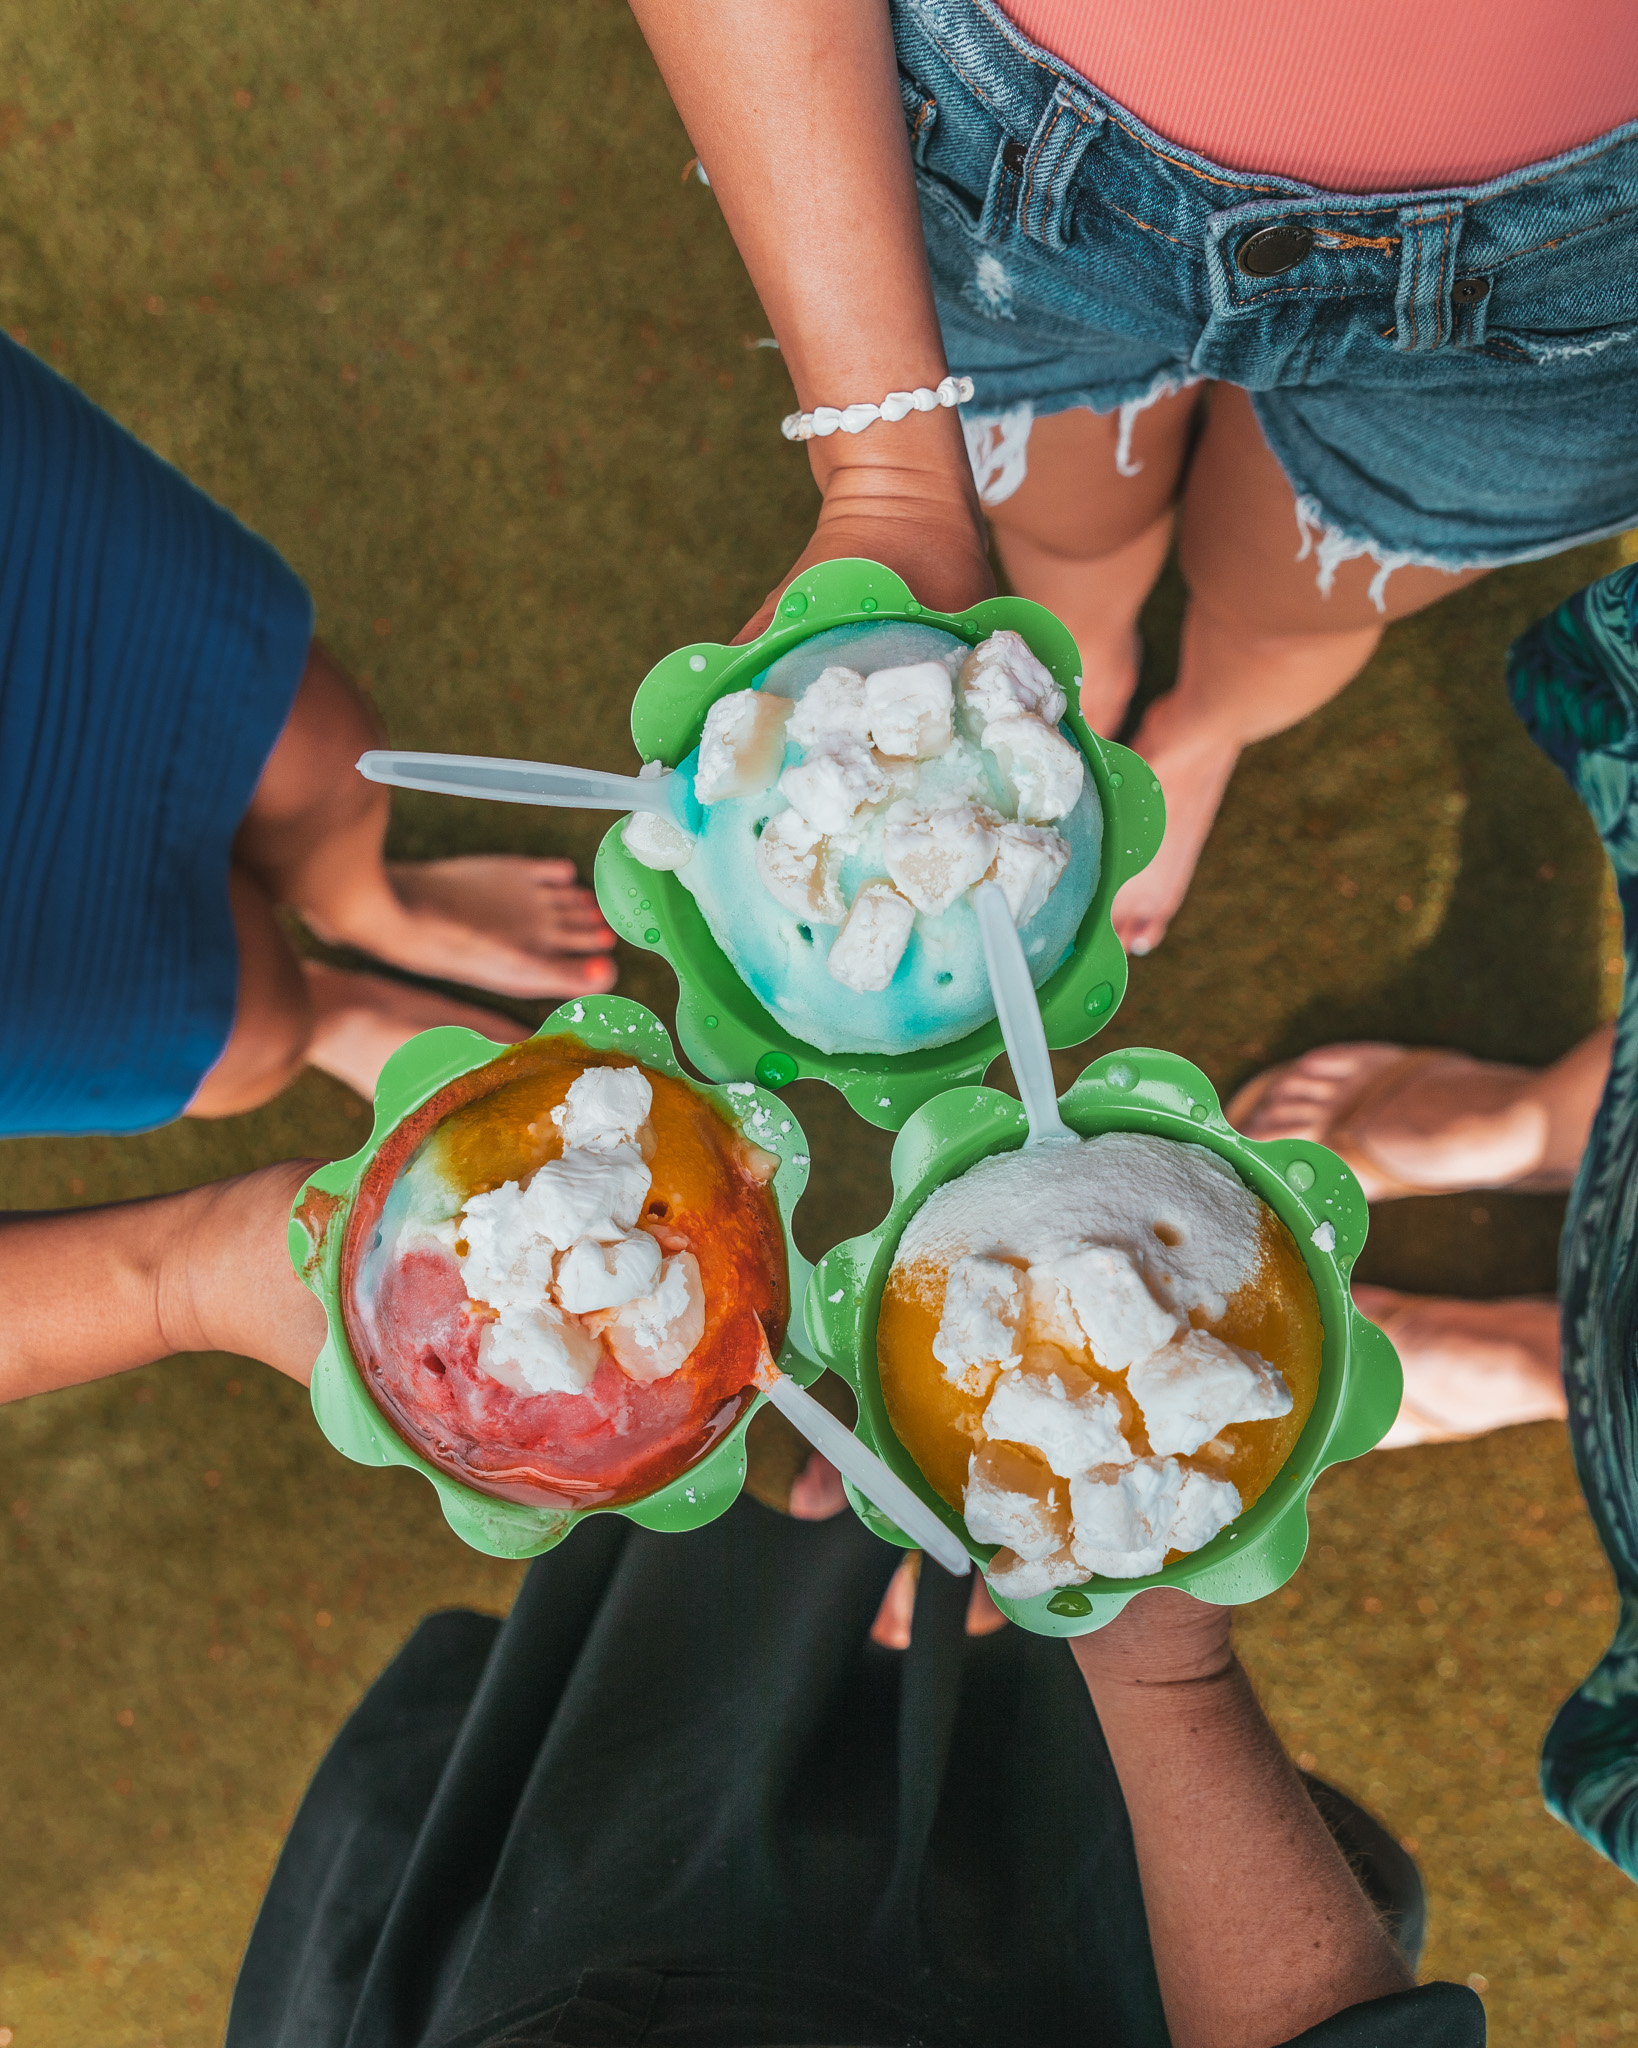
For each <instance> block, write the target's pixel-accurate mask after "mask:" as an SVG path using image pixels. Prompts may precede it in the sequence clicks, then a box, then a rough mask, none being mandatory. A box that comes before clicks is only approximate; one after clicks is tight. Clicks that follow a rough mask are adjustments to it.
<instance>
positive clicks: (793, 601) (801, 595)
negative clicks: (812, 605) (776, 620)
mask: <svg viewBox="0 0 1638 2048" xmlns="http://www.w3.org/2000/svg"><path fill="white" fill-rule="evenodd" d="M807 608H808V597H807V592H806V591H805V590H787V591H786V593H785V596H784V598H783V600H782V601H781V603H780V607H779V609H780V610H781V611H782V612H783V613H784V614H785V616H786V618H787V619H799V618H800V617H801V616H802V614H803V613H804V612H805V611H806V610H807Z"/></svg>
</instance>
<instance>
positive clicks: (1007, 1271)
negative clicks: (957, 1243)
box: [933, 1252, 1024, 1394]
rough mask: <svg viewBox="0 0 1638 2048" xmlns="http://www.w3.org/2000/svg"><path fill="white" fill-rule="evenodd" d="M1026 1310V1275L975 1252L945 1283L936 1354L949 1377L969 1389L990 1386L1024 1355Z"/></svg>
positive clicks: (958, 1263) (975, 1390)
mask: <svg viewBox="0 0 1638 2048" xmlns="http://www.w3.org/2000/svg"><path fill="white" fill-rule="evenodd" d="M1023 1313H1024V1276H1023V1274H1022V1273H1020V1272H1019V1270H1018V1268H1017V1267H1016V1266H1009V1265H1008V1264H1007V1262H1006V1260H1005V1259H991V1258H986V1257H984V1256H983V1254H982V1253H977V1252H969V1253H967V1254H966V1256H965V1257H964V1258H959V1259H957V1260H956V1262H955V1264H954V1265H953V1266H952V1267H951V1268H950V1271H949V1276H948V1278H947V1279H946V1280H945V1283H944V1312H943V1314H942V1315H941V1316H940V1318H939V1325H938V1335H937V1336H936V1337H935V1338H934V1339H933V1356H934V1357H935V1358H936V1359H937V1360H938V1362H939V1364H940V1365H942V1366H943V1368H944V1377H945V1378H946V1379H947V1380H949V1381H950V1382H951V1383H952V1384H953V1385H955V1386H958V1387H963V1388H965V1389H966V1391H967V1392H968V1393H973V1394H982V1393H987V1392H988V1390H989V1385H990V1382H991V1381H992V1380H993V1379H994V1377H995V1374H996V1370H997V1368H998V1367H1000V1366H1003V1365H1011V1364H1012V1363H1013V1361H1014V1360H1015V1359H1016V1358H1017V1356H1018V1351H1019V1337H1018V1326H1019V1324H1020V1322H1021V1321H1022V1320H1023Z"/></svg>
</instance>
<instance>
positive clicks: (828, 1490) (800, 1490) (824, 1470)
mask: <svg viewBox="0 0 1638 2048" xmlns="http://www.w3.org/2000/svg"><path fill="white" fill-rule="evenodd" d="M846 1506H847V1495H846V1494H845V1493H844V1492H843V1491H842V1475H841V1473H840V1472H838V1471H837V1469H836V1467H835V1466H834V1465H833V1464H832V1463H831V1462H830V1460H829V1459H828V1458H827V1457H824V1456H822V1455H821V1454H820V1453H819V1452H818V1451H814V1452H813V1453H812V1454H811V1455H810V1456H809V1458H808V1462H807V1463H806V1464H805V1465H804V1466H803V1467H802V1469H801V1471H800V1472H798V1473H797V1475H796V1478H795V1480H794V1482H793V1483H792V1486H791V1497H790V1512H791V1513H792V1515H794V1516H795V1518H796V1519H797V1521H799V1522H828V1521H829V1520H830V1518H831V1516H832V1515H839V1514H840V1513H841V1512H842V1510H843V1508H845V1507H846Z"/></svg>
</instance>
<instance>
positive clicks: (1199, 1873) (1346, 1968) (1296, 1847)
mask: <svg viewBox="0 0 1638 2048" xmlns="http://www.w3.org/2000/svg"><path fill="white" fill-rule="evenodd" d="M1072 1647H1073V1649H1074V1653H1075V1660H1076V1662H1077V1663H1078V1664H1079V1666H1080V1668H1081V1674H1082V1676H1083V1677H1084V1678H1085V1680H1086V1683H1087V1687H1088V1689H1089V1691H1090V1692H1091V1694H1092V1703H1093V1705H1094V1706H1095V1707H1096V1709H1097V1713H1098V1720H1099V1722H1100V1723H1101V1725H1102V1728H1103V1732H1104V1737H1105V1739H1106V1740H1107V1742H1108V1744H1109V1753H1110V1755H1111V1757H1112V1758H1113V1760H1114V1764H1115V1769H1116V1772H1117V1773H1118V1775H1119V1778H1120V1784H1121V1791H1122V1793H1123V1795H1124V1797H1125V1800H1126V1810H1127V1813H1128V1815H1129V1817H1130V1820H1131V1825H1132V1838H1133V1841H1134V1843H1135V1845H1136V1849H1137V1859H1138V1872H1139V1876H1140V1878H1141V1881H1142V1885H1143V1905H1144V1911H1145V1913H1146V1914H1147V1916H1148V1922H1149V1938H1150V1943H1151V1945H1152V1947H1153V1950H1154V1958H1155V1970H1156V1974H1157V1975H1158V1977H1159V1980H1160V1991H1161V1997H1162V2000H1163V2001H1164V2004H1165V2008H1166V2024H1167V2026H1168V2028H1169V2030H1170V2033H1171V2038H1172V2043H1173V2048H1273V2044H1275V2043H1278V2042H1286V2041H1290V2040H1291V2039H1292V2037H1293V2036H1294V2035H1297V2034H1300V2033H1302V2032H1303V2031H1304V2029H1306V2028H1308V2027H1313V2026H1317V2025H1318V2024H1319V2022H1320V2021H1321V2020H1324V2019H1328V2018H1329V2017H1330V2016H1331V2015H1332V2014H1333V2013H1337V2012H1340V2011H1342V2010H1344V2009H1345V2008H1346V2007H1348V2006H1350V2005H1356V2004H1362V2003H1363V2002H1364V2001H1366V2000H1367V1999H1373V1998H1385V1997H1387V1996H1388V1995H1389V1994H1390V1993H1392V1992H1396V1991H1405V1990H1408V1989H1409V1988H1410V1986H1411V1982H1412V1979H1411V1976H1410V1972H1409V1971H1408V1970H1407V1969H1406V1967H1405V1964H1404V1961H1403V1959H1402V1958H1401V1957H1400V1955H1399V1954H1398V1951H1397V1950H1396V1949H1395V1948H1394V1946H1393V1944H1392V1943H1391V1941H1390V1940H1389V1939H1388V1936H1387V1934H1386V1932H1385V1931H1384V1929H1383V1927H1382V1924H1381V1922H1380V1921H1379V1920H1378V1918H1377V1916H1376V1913H1375V1911H1374V1910H1373V1908H1372V1906H1371V1904H1370V1902H1369V1900H1368V1899H1367V1898H1366V1896H1365V1894H1364V1892H1363V1891H1362V1890H1361V1888H1360V1886H1359V1884H1358V1882H1357V1881H1356V1880H1355V1878H1354V1876H1353V1874H1352V1872H1351V1871H1350V1870H1349V1868H1348V1865H1347V1863H1346V1861H1345V1860H1344V1858H1343V1855H1342V1852H1341V1850H1340V1849H1338V1847H1337V1846H1336V1843H1335V1842H1334V1841H1333V1840H1332V1838H1331V1835H1330V1832H1329V1830H1328V1829H1327V1828H1326V1826H1325V1823H1324V1822H1323V1821H1322V1820H1321V1819H1320V1817H1319V1814H1318V1812H1317V1811H1316V1810H1315V1807H1314V1804H1313V1802H1312V1800H1311V1799H1310V1798H1309V1797H1308V1794H1307V1792H1306V1791H1305V1790H1304V1788H1303V1784H1302V1780H1301V1779H1300V1778H1299V1777H1298V1775H1297V1773H1296V1770H1295V1769H1294V1768H1293V1766H1292V1764H1291V1762H1290V1759H1289V1758H1288V1757H1287V1756H1286V1754H1285V1751H1284V1750H1283V1749H1282V1748H1281V1746H1280V1741H1279V1737H1278V1736H1277V1735H1276V1734H1275V1733H1274V1730H1273V1729H1272V1728H1271V1727H1270V1726H1269V1724H1268V1720H1267V1718H1266V1717H1265V1715H1264V1713H1263V1711H1262V1708H1261V1707H1260V1706H1259V1705H1258V1704H1257V1698H1256V1695H1255V1694H1254V1693H1253V1691H1252V1689H1251V1682H1250V1680H1249V1679H1248V1678H1247V1677H1246V1674H1245V1672H1244V1671H1243V1669H1242V1668H1241V1666H1240V1663H1239V1661H1238V1659H1237V1658H1236V1657H1235V1655H1234V1651H1233V1649H1232V1647H1231V1644H1230V1641H1229V1610H1228V1609H1226V1608H1217V1607H1208V1606H1205V1605H1204V1604H1203V1603H1201V1602H1199V1601H1196V1600H1192V1599H1191V1598H1190V1597H1189V1596H1188V1595H1187V1594H1186V1593H1180V1592H1176V1591H1173V1590H1171V1589H1170V1588H1163V1589H1162V1588H1157V1589H1156V1590H1154V1591H1152V1592H1149V1593H1142V1594H1139V1596H1138V1597H1137V1599H1135V1600H1134V1601H1133V1602H1132V1603H1131V1605H1130V1606H1128V1607H1127V1608H1126V1610H1125V1612H1124V1613H1122V1614H1121V1615H1120V1616H1119V1617H1118V1618H1117V1619H1116V1620H1115V1621H1113V1622H1111V1623H1110V1624H1109V1626H1108V1627H1107V1628H1104V1629H1099V1630H1097V1631H1096V1632H1095V1633H1093V1634H1091V1635H1085V1636H1079V1637H1077V1638H1076V1639H1075V1641H1074V1644H1073V1646H1072Z"/></svg>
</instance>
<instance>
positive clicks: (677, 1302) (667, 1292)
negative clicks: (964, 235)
mask: <svg viewBox="0 0 1638 2048" xmlns="http://www.w3.org/2000/svg"><path fill="white" fill-rule="evenodd" d="M653 1097H654V1091H653V1089H652V1088H651V1087H650V1085H649V1081H648V1077H647V1075H646V1074H644V1072H643V1071H642V1069H641V1068H640V1067H588V1068H587V1069H586V1071H585V1072H584V1073H583V1074H580V1075H579V1076H578V1077H577V1078H576V1079H575V1080H574V1081H572V1082H571V1083H570V1084H569V1092H568V1095H567V1096H566V1097H565V1099H564V1100H563V1102H562V1103H560V1104H559V1106H558V1107H557V1108H556V1109H554V1110H553V1111H552V1122H553V1123H554V1124H556V1126H557V1128H558V1130H559V1132H560V1133H561V1135H562V1138H563V1151H562V1153H561V1155H560V1156H559V1157H558V1158H556V1159H549V1160H547V1161H546V1163H545V1164H544V1165H543V1166H541V1167H538V1168H537V1169H536V1171H535V1172H534V1174H533V1175H532V1176H531V1177H530V1179H529V1182H528V1184H527V1186H524V1185H523V1184H521V1183H520V1182H518V1181H515V1180H509V1181H505V1182H503V1183H502V1185H501V1186H500V1187H498V1188H494V1189H492V1190H490V1191H489V1192H488V1193H485V1194H478V1195H472V1196H471V1197H469V1198H468V1200H467V1203H466V1207H465V1209H464V1210H463V1211H462V1214H461V1217H460V1221H459V1223H458V1225H457V1230H458V1233H459V1234H458V1236H457V1239H456V1252H457V1257H458V1259H459V1262H460V1269H461V1278H462V1280H463V1282H464V1283H465V1286H466V1291H467V1295H468V1297H469V1298H470V1299H471V1300H472V1301H474V1302H476V1303H478V1304H480V1305H481V1306H484V1307H487V1308H489V1309H491V1310H493V1312H494V1320H493V1321H492V1322H491V1323H489V1324H487V1325H486V1327H485V1329H484V1331H483V1334H482V1336H481V1337H480V1339H479V1343H478V1364H479V1366H480V1367H481V1369H482V1370H483V1371H484V1372H486V1373H488V1374H489V1375H490V1377H491V1378H492V1379H497V1380H499V1381H500V1382H501V1383H502V1384H503V1385H505V1386H509V1387H511V1388H513V1389H514V1390H516V1391H517V1392H519V1393H530V1394H578V1393H583V1392H584V1391H585V1389H586V1388H587V1387H588V1386H589V1385H590V1383H591V1380H592V1378H593V1376H594V1374H595V1373H596V1371H597V1368H598V1365H599V1363H600V1362H601V1359H602V1355H603V1343H602V1341H601V1340H602V1339H604V1338H606V1339H607V1342H608V1348H609V1350H610V1351H611V1352H612V1353H613V1354H614V1357H615V1359H616V1361H617V1362H618V1363H619V1365H620V1366H621V1368H622V1369H623V1370H624V1371H625V1373H626V1374H627V1376H628V1377H629V1378H631V1379H635V1380H653V1379H657V1378H660V1377H662V1376H663V1375H665V1374H668V1373H673V1372H675V1371H676V1370H677V1369H678V1367H679V1366H681V1365H682V1364H683V1363H684V1362H685V1360H686V1359H687V1357H688V1354H689V1352H690V1351H692V1349H693V1348H694V1346H695V1345H696V1344H697V1343H698V1342H699V1340H700V1337H701V1335H702V1333H703V1331H704V1328H705V1298H704V1293H703V1290H702V1288H701V1286H700V1277H699V1267H698V1265H697V1264H696V1263H695V1261H694V1260H693V1258H692V1257H691V1256H690V1255H689V1254H688V1253H687V1252H679V1253H675V1254H673V1255H672V1256H670V1257H666V1256H665V1255H664V1253H663V1251H662V1248H661V1246H660V1243H659V1241H658V1239H657V1238H655V1237H653V1236H652V1235H650V1233H649V1232H647V1231H646V1230H641V1229H639V1228H638V1227H637V1219H638V1218H639V1217H640V1216H641V1215H642V1213H643V1204H644V1202H645V1201H646V1200H647V1199H648V1190H649V1184H650V1175H649V1170H648V1167H647V1166H646V1165H645V1163H644V1157H643V1154H644V1148H645V1145H648V1146H651V1144H652V1138H653V1133H652V1130H651V1128H650V1125H649V1121H648V1115H649V1110H650V1107H651V1106H652V1103H653ZM463 1242H464V1244H465V1246H466V1250H465V1252H464V1253H462V1252H461V1251H460V1246H461V1244H462V1243H463Z"/></svg>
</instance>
